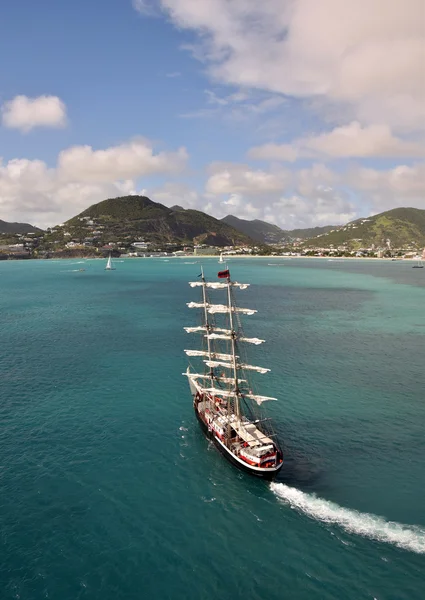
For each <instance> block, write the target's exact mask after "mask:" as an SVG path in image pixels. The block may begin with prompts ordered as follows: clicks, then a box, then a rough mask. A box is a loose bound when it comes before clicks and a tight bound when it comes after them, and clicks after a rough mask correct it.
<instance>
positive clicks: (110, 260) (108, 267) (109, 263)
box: [105, 253, 115, 271]
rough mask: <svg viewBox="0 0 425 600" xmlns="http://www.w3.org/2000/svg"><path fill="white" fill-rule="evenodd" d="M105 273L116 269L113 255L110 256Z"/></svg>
mask: <svg viewBox="0 0 425 600" xmlns="http://www.w3.org/2000/svg"><path fill="white" fill-rule="evenodd" d="M105 271H115V267H113V266H112V258H111V253H109V256H108V262H107V263H106V267H105Z"/></svg>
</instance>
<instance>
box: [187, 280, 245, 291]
mask: <svg viewBox="0 0 425 600" xmlns="http://www.w3.org/2000/svg"><path fill="white" fill-rule="evenodd" d="M189 285H190V287H201V286H203V285H205V286H206V287H208V288H211V289H213V290H223V289H226V288H227V285H228V284H227V283H221V282H219V281H218V282H215V281H211V282H210V281H208V282H205V283H204V282H203V281H190V282H189ZM230 285H231V286H232V287H237V288H239V289H240V290H246V288H247V287H249V283H238V282H237V281H231V282H230Z"/></svg>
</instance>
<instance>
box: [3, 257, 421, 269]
mask: <svg viewBox="0 0 425 600" xmlns="http://www.w3.org/2000/svg"><path fill="white" fill-rule="evenodd" d="M218 257H219V255H218V254H202V255H196V254H186V255H180V256H175V255H173V254H161V255H158V256H149V255H147V256H128V255H127V254H121V255H117V256H113V257H112V259H113V260H114V259H115V260H117V259H119V260H124V259H125V260H146V259H160V260H161V259H162V260H164V259H167V260H170V259H173V260H188V259H191V260H192V261H196V263H199V262H200V261H202V259H204V258H208V259H211V258H215V259H217V258H218ZM240 258H242V259H250V258H258V259H263V260H265V259H267V260H277V261H284V260H299V259H315V260H317V259H318V260H326V261H328V262H342V261H345V260H375V261H376V260H378V261H385V262H407V263H411V262H417V261H418V260H425V259H423V258H421V257H418V256H414V257H408V258H404V257H389V256H386V257H382V256H381V257H378V256H317V255H308V256H306V255H297V256H282V255H278V256H276V255H263V254H231V255H228V256H226V255H225V254H223V260H224V263H226V262H231V261H232V260H235V259H240ZM76 259H80V260H86V261H93V260H96V261H102V262H104V261H105V260H106V259H107V256H79V255H75V256H51V257H45V256H22V257H8V258H0V262H2V261H3V260H4V261H16V260H36V261H58V260H76ZM224 263H222V264H224ZM217 264H219V263H218V262H217ZM217 268H220V267H217Z"/></svg>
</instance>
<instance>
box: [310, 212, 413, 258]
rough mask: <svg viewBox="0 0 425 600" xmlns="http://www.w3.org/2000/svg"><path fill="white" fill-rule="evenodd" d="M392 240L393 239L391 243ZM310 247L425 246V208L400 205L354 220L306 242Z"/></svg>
mask: <svg viewBox="0 0 425 600" xmlns="http://www.w3.org/2000/svg"><path fill="white" fill-rule="evenodd" d="M388 240H389V242H388ZM305 243H306V244H308V245H309V246H316V247H328V246H330V245H332V246H343V245H347V246H348V247H349V248H351V249H357V248H361V247H368V246H371V245H372V244H374V245H375V246H379V247H388V244H389V245H390V246H392V247H401V246H406V245H414V244H418V245H420V246H424V245H425V210H423V209H420V208H411V207H399V208H393V209H391V210H387V211H384V212H382V213H378V214H377V215H373V216H370V217H362V218H360V219H356V220H354V221H350V222H349V223H347V224H346V225H342V226H340V227H338V228H337V229H336V228H335V230H334V231H330V232H328V233H326V234H324V235H320V236H317V237H315V238H312V239H309V240H307V241H306V242H305Z"/></svg>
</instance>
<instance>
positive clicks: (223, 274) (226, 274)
mask: <svg viewBox="0 0 425 600" xmlns="http://www.w3.org/2000/svg"><path fill="white" fill-rule="evenodd" d="M217 275H218V277H219V279H224V278H225V277H230V271H229V269H226V271H219V272H218V274H217Z"/></svg>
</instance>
